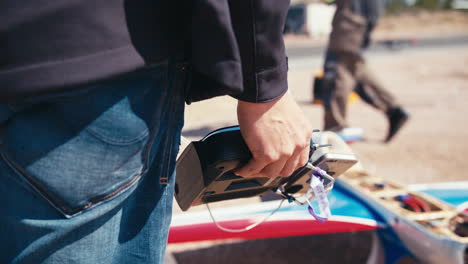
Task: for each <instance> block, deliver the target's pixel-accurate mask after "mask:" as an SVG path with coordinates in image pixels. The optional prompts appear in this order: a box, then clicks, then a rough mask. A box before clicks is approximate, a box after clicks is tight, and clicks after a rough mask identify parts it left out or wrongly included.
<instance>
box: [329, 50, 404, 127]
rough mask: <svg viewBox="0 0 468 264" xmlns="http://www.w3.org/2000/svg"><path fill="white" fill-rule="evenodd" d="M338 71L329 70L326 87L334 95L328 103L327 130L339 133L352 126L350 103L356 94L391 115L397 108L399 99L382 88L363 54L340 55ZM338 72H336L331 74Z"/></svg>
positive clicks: (335, 65) (336, 69)
mask: <svg viewBox="0 0 468 264" xmlns="http://www.w3.org/2000/svg"><path fill="white" fill-rule="evenodd" d="M333 64H334V69H330V68H328V69H326V74H325V78H326V79H327V78H328V80H326V81H325V82H324V85H326V86H328V87H327V88H326V90H327V91H329V92H330V96H329V97H328V100H327V101H326V102H325V103H324V106H325V107H324V108H325V109H324V110H325V121H324V122H325V126H324V129H325V130H333V131H339V130H341V129H343V128H345V127H347V126H348V123H347V119H346V114H347V100H348V97H349V95H350V93H351V92H352V91H353V90H354V91H356V92H357V93H358V94H359V96H360V97H361V99H363V100H364V102H366V103H368V104H369V105H371V106H373V107H374V108H375V109H377V110H379V111H382V112H383V113H387V112H388V111H389V110H390V109H392V108H394V107H397V106H398V104H397V102H396V100H395V98H394V97H393V96H392V95H391V94H390V93H389V92H388V91H387V90H386V89H385V88H384V87H383V86H382V85H381V83H380V82H379V81H378V80H377V79H376V78H375V76H374V75H373V74H372V72H371V71H370V70H369V68H368V67H367V65H366V64H365V61H364V59H363V58H362V56H360V55H353V54H346V53H343V54H339V55H337V56H336V62H335V63H333ZM330 71H334V72H330Z"/></svg>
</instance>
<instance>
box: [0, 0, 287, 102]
mask: <svg viewBox="0 0 468 264" xmlns="http://www.w3.org/2000/svg"><path fill="white" fill-rule="evenodd" d="M171 4H173V5H174V7H175V8H174V7H173V6H171ZM288 6H289V0H274V1H273V0H99V1H95V0H60V1H52V0H34V1H17V0H0V102H9V101H13V100H16V99H19V98H25V97H29V96H35V95H42V94H48V93H54V92H62V91H67V90H70V89H79V88H80V87H82V86H83V85H89V84H92V83H94V82H98V81H101V80H105V79H108V78H112V77H115V76H119V75H122V74H125V73H128V72H132V71H136V70H139V69H142V68H145V67H150V66H151V65H154V64H159V63H165V62H167V61H170V62H171V61H173V60H174V58H177V60H178V61H177V62H187V68H186V69H189V73H190V78H189V79H190V82H188V84H189V85H190V84H191V85H190V87H189V93H188V95H187V97H188V98H187V101H197V100H203V99H206V98H210V97H213V96H218V95H225V94H228V95H231V96H234V97H236V98H238V99H240V100H245V101H251V102H265V101H269V100H273V99H275V98H277V97H279V96H281V95H282V94H283V93H284V92H285V91H286V90H287V77H286V75H287V74H286V72H287V60H286V56H285V50H284V43H283V39H282V31H283V26H284V22H285V17H286V13H287V9H288ZM181 54H182V55H181ZM171 65H172V64H171Z"/></svg>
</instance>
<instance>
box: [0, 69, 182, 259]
mask: <svg viewBox="0 0 468 264" xmlns="http://www.w3.org/2000/svg"><path fill="white" fill-rule="evenodd" d="M176 79H177V78H175V77H173V75H171V74H169V72H168V67H167V65H159V66H154V67H152V68H151V69H146V70H144V71H140V72H138V73H133V74H129V75H127V76H124V77H119V78H115V79H113V80H110V81H106V82H101V83H99V84H97V85H93V86H92V87H87V88H86V89H80V90H79V91H76V92H70V93H67V94H60V95H54V96H47V97H42V98H38V97H37V98H35V99H34V100H30V101H23V102H17V103H15V104H10V105H1V107H0V111H3V112H4V113H3V118H0V123H1V124H0V132H1V134H0V144H1V145H0V147H1V148H0V154H1V158H0V201H1V204H2V207H1V209H0V210H1V211H0V212H1V213H0V263H90V264H91V263H93V264H95V263H99V264H105V263H119V264H120V263H162V262H163V257H164V252H165V248H166V241H167V233H168V229H169V224H170V220H171V213H172V198H173V190H174V177H175V175H174V167H175V159H176V155H177V151H178V147H179V139H180V132H181V129H182V126H183V112H184V99H183V89H182V87H180V85H178V84H177V81H176ZM2 109H3V110H2ZM5 111H8V112H9V113H7V114H8V115H9V116H7V117H5V115H6V114H5ZM0 116H2V114H0ZM2 119H3V120H4V121H3V123H2V121H1V120H2ZM5 119H7V120H5Z"/></svg>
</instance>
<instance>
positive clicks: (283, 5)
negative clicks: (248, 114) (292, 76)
mask: <svg viewBox="0 0 468 264" xmlns="http://www.w3.org/2000/svg"><path fill="white" fill-rule="evenodd" d="M289 3H290V0H229V9H230V13H231V19H232V26H233V29H234V33H235V36H236V40H237V44H238V47H239V51H240V57H241V63H242V75H243V76H242V77H243V89H242V92H241V93H240V94H238V95H234V96H233V97H235V98H237V99H239V100H242V101H248V102H255V103H257V102H268V101H272V100H274V99H276V98H278V97H280V96H282V95H283V94H284V93H285V92H286V91H287V90H288V82H287V71H288V65H287V57H286V53H285V47H284V40H283V29H284V24H285V21H286V15H287V12H288V8H289Z"/></svg>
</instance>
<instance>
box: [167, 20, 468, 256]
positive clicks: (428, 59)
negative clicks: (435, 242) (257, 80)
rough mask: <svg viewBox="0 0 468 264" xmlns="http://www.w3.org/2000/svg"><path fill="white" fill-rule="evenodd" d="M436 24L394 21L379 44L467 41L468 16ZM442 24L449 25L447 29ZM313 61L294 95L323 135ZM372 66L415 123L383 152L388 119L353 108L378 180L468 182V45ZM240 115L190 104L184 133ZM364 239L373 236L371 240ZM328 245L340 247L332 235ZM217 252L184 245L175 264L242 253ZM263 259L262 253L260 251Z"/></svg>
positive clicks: (360, 145)
mask: <svg viewBox="0 0 468 264" xmlns="http://www.w3.org/2000/svg"><path fill="white" fill-rule="evenodd" d="M447 14H448V15H447ZM450 14H452V16H450ZM453 14H455V15H453ZM437 16H439V17H438V18H437V19H436V18H435V15H434V16H432V17H431V16H428V15H427V14H422V15H417V16H414V17H413V19H412V20H411V17H406V16H400V17H395V16H391V17H388V18H386V19H385V20H384V21H382V24H381V25H382V26H381V27H379V29H378V32H377V33H376V37H377V38H384V37H388V36H391V37H393V38H395V37H407V36H411V37H415V38H431V37H445V36H451V35H463V36H468V16H467V13H459V12H456V13H444V14H437ZM455 17H456V18H455ZM431 18H432V19H431ZM398 20H399V21H400V22H404V23H403V25H401V23H400V24H398V23H397V22H398ZM407 21H411V23H410V22H407ZM442 21H448V22H447V23H445V22H443V23H442ZM454 21H455V22H454ZM444 23H445V24H444ZM405 25H406V26H405ZM418 31H419V33H420V34H419V35H418ZM286 43H287V45H293V46H294V45H295V46H298V47H300V46H301V45H309V44H310V43H314V44H316V45H324V44H325V42H324V41H323V40H320V39H319V40H310V39H305V38H304V37H292V38H288V39H287V40H286ZM310 60H311V63H310V65H313V66H311V67H307V66H303V67H297V68H294V67H291V68H290V72H289V87H290V89H291V91H292V92H293V95H294V96H295V98H296V99H297V101H298V103H299V104H300V106H301V107H302V110H303V111H304V112H305V114H306V115H307V116H308V118H309V119H310V121H311V122H312V124H313V125H314V127H316V128H321V127H322V124H323V122H322V118H323V117H322V115H323V112H322V108H321V106H319V105H312V104H310V102H311V99H312V95H311V87H310V86H311V82H312V75H313V73H314V72H316V71H317V70H318V69H317V68H316V65H320V64H321V62H320V60H321V59H317V58H315V59H314V58H311V59H310ZM317 61H318V62H317ZM292 64H293V63H292ZM306 65H307V64H306ZM368 65H369V66H370V67H371V68H372V69H373V70H374V73H375V74H376V75H377V77H378V78H379V79H380V80H381V81H382V83H383V84H384V85H385V86H386V88H387V89H388V90H390V91H391V92H392V93H393V94H394V95H395V96H396V97H397V98H398V100H399V102H400V103H401V105H402V106H404V107H405V108H406V109H407V110H408V111H409V112H410V114H411V118H410V120H409V121H408V123H407V125H406V126H405V127H403V129H402V130H401V132H400V133H399V134H398V135H397V137H396V138H395V139H394V140H393V141H392V142H390V143H389V144H383V143H382V140H383V138H384V137H385V135H386V133H387V120H386V119H385V118H384V116H383V115H382V113H379V112H377V111H375V110H374V109H372V108H370V107H369V106H367V105H366V104H365V103H364V102H362V101H358V102H357V103H356V104H353V105H351V106H350V107H349V117H348V120H349V122H350V123H351V125H352V126H353V127H362V128H363V129H364V136H365V140H364V141H361V142H356V143H354V144H352V145H351V147H352V148H353V149H354V151H355V153H356V154H357V155H358V157H359V159H360V161H361V162H362V163H363V165H364V166H365V168H367V169H368V170H369V171H371V172H372V173H373V174H375V175H379V176H381V177H383V178H386V179H392V180H394V181H396V182H399V183H402V184H413V183H428V182H447V181H467V180H468V173H467V171H468V162H467V157H468V103H467V102H468V45H448V46H441V47H432V48H424V49H423V48H421V49H418V48H417V47H416V48H408V49H402V50H399V51H388V52H385V53H379V54H377V55H375V56H372V57H371V56H369V57H368ZM235 109H236V102H235V100H233V99H231V98H229V97H222V98H216V99H212V100H208V101H206V102H201V103H195V104H192V105H190V106H188V107H187V109H186V117H185V118H186V125H185V128H184V130H183V134H184V135H185V136H186V137H187V138H189V139H192V140H196V139H199V138H201V137H202V136H203V135H205V134H206V133H208V132H210V131H211V130H214V129H216V128H220V127H223V126H228V125H234V124H236V115H235ZM175 211H176V212H178V213H180V211H179V210H178V208H177V205H175ZM364 237H368V235H367V234H365V235H364ZM323 238H324V239H327V238H328V239H335V237H333V235H331V236H328V237H327V236H325V237H323ZM339 239H340V241H342V242H341V243H342V244H343V245H342V246H343V248H349V247H355V246H356V243H360V242H359V241H363V240H362V237H361V238H360V239H361V240H359V239H358V240H356V238H355V237H354V236H353V235H348V236H346V237H342V236H341V237H340V238H339ZM364 239H366V238H364ZM319 240H320V239H319ZM311 241H312V240H311ZM311 241H308V242H304V241H300V242H298V243H297V244H294V243H293V242H294V241H290V242H288V243H286V244H285V245H284V247H283V249H288V248H291V247H294V246H298V247H301V245H303V244H304V243H318V244H320V242H317V241H318V240H317V239H315V240H313V242H311ZM278 243H280V244H281V243H283V242H281V241H280V242H278ZM346 243H348V244H346ZM311 245H312V244H311ZM212 246H213V247H211V249H210V247H209V246H207V245H204V246H203V249H201V250H195V251H194V250H193V248H194V247H195V248H196V246H193V245H186V249H190V250H186V251H185V250H184V247H180V246H179V247H176V251H177V252H178V254H177V260H178V261H180V262H179V263H202V262H198V261H195V259H196V257H197V254H202V255H203V252H205V253H204V254H205V256H206V255H207V254H208V255H212V254H213V253H207V252H206V251H210V252H211V250H214V249H218V251H213V252H218V253H219V252H224V251H225V250H227V248H231V249H232V248H234V249H236V248H239V246H236V245H234V246H231V247H227V248H226V246H223V245H222V244H221V245H220V244H216V245H212ZM220 247H223V249H220ZM252 247H253V246H252V245H247V246H244V247H242V246H240V248H241V249H242V248H243V250H244V251H242V250H240V251H239V252H246V251H245V250H248V249H253V250H256V248H255V247H253V248H252ZM206 248H209V249H206ZM173 249H174V248H173ZM231 249H230V250H231ZM234 249H232V250H234ZM271 250H272V248H271V247H270V248H269V249H268V251H267V250H263V254H266V255H263V254H262V255H263V256H268V254H270V253H269V252H277V251H281V250H282V249H281V248H280V247H279V248H278V247H277V246H276V247H274V248H273V251H271ZM336 250H339V248H337V249H336ZM260 251H262V250H261V249H259V252H260ZM236 254H243V253H236ZM300 254H301V253H300V252H298V253H295V254H294V258H295V259H301V257H300V256H301V255H300ZM343 254H348V253H343ZM246 256H250V255H246ZM257 257H258V256H257ZM343 257H345V255H343ZM361 257H362V256H360V255H359V256H358V255H355V256H347V259H346V261H345V259H342V260H343V261H338V262H334V261H326V262H324V261H319V260H318V261H312V260H317V259H304V258H309V257H305V256H304V257H303V258H302V261H294V263H363V262H360V261H359V259H361V260H362V258H361ZM269 259H270V261H269V262H268V263H292V262H290V261H288V260H281V261H275V260H274V259H271V258H269ZM364 259H365V258H364ZM218 260H219V261H214V262H209V263H260V261H256V258H255V256H253V255H252V256H251V257H250V259H245V258H242V259H237V261H234V262H232V260H231V262H230V261H228V260H226V259H223V258H220V259H218ZM263 260H265V259H264V258H263ZM352 260H354V261H352ZM261 262H263V261H261ZM408 263H413V262H412V261H409V262H408Z"/></svg>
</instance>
